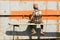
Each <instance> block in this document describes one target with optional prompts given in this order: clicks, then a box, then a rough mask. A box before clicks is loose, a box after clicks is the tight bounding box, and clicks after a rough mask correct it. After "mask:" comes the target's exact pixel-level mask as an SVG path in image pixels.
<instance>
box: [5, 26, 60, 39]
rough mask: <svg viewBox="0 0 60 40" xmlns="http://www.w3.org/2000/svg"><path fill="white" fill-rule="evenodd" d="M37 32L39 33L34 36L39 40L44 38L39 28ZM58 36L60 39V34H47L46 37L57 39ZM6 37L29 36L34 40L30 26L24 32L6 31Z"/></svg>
mask: <svg viewBox="0 0 60 40" xmlns="http://www.w3.org/2000/svg"><path fill="white" fill-rule="evenodd" d="M36 32H37V33H36V35H33V36H37V37H38V39H40V37H41V36H42V35H41V34H40V28H37V29H36ZM57 34H58V36H59V37H60V33H59V32H45V35H44V37H56V36H57ZM6 35H8V36H29V38H30V39H32V38H31V36H32V35H31V28H30V26H28V28H27V29H26V31H22V32H20V31H6Z"/></svg>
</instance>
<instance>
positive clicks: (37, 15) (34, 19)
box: [30, 4, 44, 35]
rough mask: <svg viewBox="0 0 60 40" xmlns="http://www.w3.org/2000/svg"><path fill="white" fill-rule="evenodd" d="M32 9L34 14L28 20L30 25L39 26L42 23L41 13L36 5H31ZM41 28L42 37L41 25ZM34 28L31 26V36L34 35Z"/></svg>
mask: <svg viewBox="0 0 60 40" xmlns="http://www.w3.org/2000/svg"><path fill="white" fill-rule="evenodd" d="M33 9H34V12H33V14H32V16H31V18H30V23H36V24H40V23H42V20H41V18H42V13H41V11H40V10H39V9H38V5H37V4H33ZM40 26H41V34H43V35H44V31H43V25H40ZM35 29H36V27H35V26H34V25H31V31H32V35H33V34H36V30H35Z"/></svg>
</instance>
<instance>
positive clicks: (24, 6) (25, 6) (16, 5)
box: [0, 1, 60, 11]
mask: <svg viewBox="0 0 60 40" xmlns="http://www.w3.org/2000/svg"><path fill="white" fill-rule="evenodd" d="M36 3H37V4H38V7H39V9H40V10H45V9H46V3H45V2H43V1H42V2H36ZM51 4H52V5H51ZM59 4H60V3H59ZM0 6H1V9H0V10H3V11H4V10H16V11H17V10H33V2H17V1H14V2H13V1H11V2H9V1H0ZM56 6H57V2H48V4H47V9H52V10H57V7H56Z"/></svg>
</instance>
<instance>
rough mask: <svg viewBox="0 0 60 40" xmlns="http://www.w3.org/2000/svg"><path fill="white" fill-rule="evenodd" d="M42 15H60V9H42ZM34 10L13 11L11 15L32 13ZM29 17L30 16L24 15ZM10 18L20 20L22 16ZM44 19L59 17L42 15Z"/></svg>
mask: <svg viewBox="0 0 60 40" xmlns="http://www.w3.org/2000/svg"><path fill="white" fill-rule="evenodd" d="M41 11H42V15H60V10H41ZM32 12H33V10H23V11H11V15H31V14H32ZM24 18H26V19H29V18H28V17H24ZM9 19H17V20H20V19H22V17H9ZM42 19H43V20H46V19H47V20H57V17H54V16H52V17H42Z"/></svg>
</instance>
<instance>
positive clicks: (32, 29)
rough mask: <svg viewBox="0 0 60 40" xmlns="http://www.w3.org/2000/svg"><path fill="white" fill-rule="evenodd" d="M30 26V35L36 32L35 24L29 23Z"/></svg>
mask: <svg viewBox="0 0 60 40" xmlns="http://www.w3.org/2000/svg"><path fill="white" fill-rule="evenodd" d="M30 28H31V32H32V35H33V34H36V25H31V26H30Z"/></svg>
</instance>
